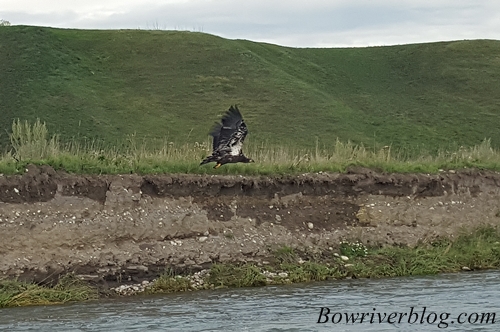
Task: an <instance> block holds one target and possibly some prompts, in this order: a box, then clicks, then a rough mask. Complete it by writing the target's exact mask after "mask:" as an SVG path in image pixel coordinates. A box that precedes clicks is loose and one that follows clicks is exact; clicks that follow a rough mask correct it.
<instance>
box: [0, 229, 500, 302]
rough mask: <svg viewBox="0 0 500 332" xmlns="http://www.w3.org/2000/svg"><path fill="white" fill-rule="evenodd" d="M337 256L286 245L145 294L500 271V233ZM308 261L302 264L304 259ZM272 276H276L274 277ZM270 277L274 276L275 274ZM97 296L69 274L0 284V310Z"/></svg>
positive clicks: (360, 248)
mask: <svg viewBox="0 0 500 332" xmlns="http://www.w3.org/2000/svg"><path fill="white" fill-rule="evenodd" d="M337 249H338V250H339V252H341V253H342V251H343V252H344V253H346V254H348V255H349V257H350V258H349V260H348V261H345V260H344V259H342V256H340V255H339V254H338V253H335V252H334V251H331V250H328V251H326V252H323V253H314V254H313V253H308V252H307V251H301V248H296V249H294V248H291V247H288V246H283V247H281V248H278V249H277V250H275V251H273V252H272V256H273V257H272V258H273V259H271V261H273V262H271V263H269V264H268V265H256V264H254V263H239V264H231V263H224V264H221V263H216V264H213V265H212V267H211V268H210V270H209V272H208V273H206V274H203V275H202V276H201V277H199V278H202V279H203V283H199V281H198V285H197V286H196V285H194V284H193V280H195V279H193V278H192V276H185V275H178V274H175V273H174V272H173V270H167V271H166V272H165V273H164V274H162V275H161V276H159V277H158V278H157V279H155V281H154V282H153V283H151V284H150V285H149V286H147V287H146V289H145V291H144V293H146V294H157V293H172V292H183V291H193V290H197V289H217V288H238V287H260V286H266V285H279V284H289V283H297V282H311V281H323V280H329V279H345V278H385V277H396V276H397V277H402V276H418V275H433V274H437V273H444V272H458V271H463V270H483V269H498V268H500V230H499V229H498V228H495V227H491V226H484V227H479V228H477V229H475V230H472V231H469V232H467V231H463V232H462V234H461V235H459V236H457V237H456V238H445V237H443V238H437V239H435V240H433V241H431V242H421V243H419V244H418V245H417V246H415V247H399V246H387V247H382V248H366V247H365V246H364V245H363V244H362V243H360V242H358V241H356V242H342V243H339V246H338V248H337ZM302 258H304V259H302ZM271 271H272V272H271ZM271 273H272V275H271ZM98 294H99V293H98V291H97V289H95V288H92V287H90V286H87V285H85V284H83V283H82V282H81V281H79V280H77V279H75V278H74V276H73V275H71V274H70V275H67V276H65V277H63V278H61V279H60V281H59V283H58V284H57V285H55V286H53V287H44V286H39V285H36V284H33V283H23V282H18V281H8V280H3V281H0V308H1V307H11V306H23V305H46V304H62V303H66V302H70V301H85V300H90V299H96V298H97V297H98Z"/></svg>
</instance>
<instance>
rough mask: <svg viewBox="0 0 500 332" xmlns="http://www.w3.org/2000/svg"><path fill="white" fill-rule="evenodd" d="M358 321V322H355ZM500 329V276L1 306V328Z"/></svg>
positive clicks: (486, 273)
mask: <svg viewBox="0 0 500 332" xmlns="http://www.w3.org/2000/svg"><path fill="white" fill-rule="evenodd" d="M424 309H425V311H424ZM363 313H364V315H363ZM488 313H489V314H490V315H487V314H488ZM361 317H363V320H362V321H361ZM347 319H348V320H349V322H346V320H347ZM352 319H356V321H355V322H354V323H352ZM326 320H328V322H325V323H323V322H324V321H326ZM332 320H333V322H332ZM481 320H483V322H481ZM318 321H319V323H318ZM499 329H500V271H484V272H464V273H454V274H442V275H437V276H427V277H405V278H387V279H379V280H370V279H358V280H341V281H328V282H318V283H308V284H295V285H288V286H279V287H274V286H273V287H270V286H268V287H261V288H245V289H229V290H228V289H219V290H212V291H198V292H189V293H180V294H168V295H155V296H147V297H146V296H136V297H130V298H125V299H113V300H100V301H95V302H87V303H74V304H67V305H58V306H39V307H24V308H6V309H0V331H64V332H68V331H273V332H278V331H433V330H435V331H438V330H448V331H499Z"/></svg>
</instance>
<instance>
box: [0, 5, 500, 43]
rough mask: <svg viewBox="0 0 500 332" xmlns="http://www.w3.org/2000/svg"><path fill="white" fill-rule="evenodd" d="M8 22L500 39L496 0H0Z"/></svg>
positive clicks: (239, 34) (265, 38) (273, 37)
mask: <svg viewBox="0 0 500 332" xmlns="http://www.w3.org/2000/svg"><path fill="white" fill-rule="evenodd" d="M0 19H3V20H6V21H8V22H10V23H11V25H35V26H49V27H58V28H76V29H143V30H148V29H149V30H157V29H161V30H189V31H198V32H205V33H210V34H213V35H217V36H220V37H224V38H229V39H247V40H252V41H257V42H268V43H272V44H277V45H281V46H291V47H365V46H384V45H397V44H413V43H427V42H436V41H450V40H464V39H469V40H470V39H496V40H500V1H499V0H471V1H463V0H413V1H410V0H307V1H297V0H288V1H286V0H163V1H160V0H142V1H139V0H78V1H75V0H44V1H41V0H0Z"/></svg>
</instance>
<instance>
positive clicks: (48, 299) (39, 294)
mask: <svg viewBox="0 0 500 332" xmlns="http://www.w3.org/2000/svg"><path fill="white" fill-rule="evenodd" d="M98 294H99V293H98V291H97V289H96V288H94V287H91V286H89V285H87V284H85V283H84V282H82V281H81V280H79V279H77V278H75V276H74V275H72V274H68V275H65V276H64V277H62V278H60V279H59V281H58V283H57V284H56V285H54V286H53V287H47V286H40V285H37V284H34V283H27V282H20V281H15V280H0V308H4V307H19V306H27V305H47V304H63V303H67V302H71V301H87V300H93V299H97V298H98V297H99V295H98Z"/></svg>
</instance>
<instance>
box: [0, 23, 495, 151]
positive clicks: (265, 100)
mask: <svg viewBox="0 0 500 332" xmlns="http://www.w3.org/2000/svg"><path fill="white" fill-rule="evenodd" d="M0 41H1V49H2V52H1V53H0V77H1V78H2V79H1V80H0V100H1V101H2V104H1V110H0V112H1V114H2V116H1V117H0V150H1V149H3V148H4V146H6V145H8V143H9V139H8V137H7V135H6V131H8V130H9V128H10V125H11V123H12V121H13V120H15V119H17V118H20V119H22V120H23V121H24V120H28V121H31V122H34V121H35V120H36V118H40V119H41V120H42V121H45V122H46V123H47V124H48V126H49V130H50V131H51V132H57V133H60V134H61V139H62V141H64V142H67V141H69V140H71V139H75V140H77V141H79V142H81V141H85V140H86V141H96V142H99V144H103V145H105V146H110V145H111V146H112V145H115V144H116V142H119V141H120V140H123V139H124V138H125V137H127V135H134V134H136V135H137V137H139V138H140V139H143V138H146V139H147V140H151V141H154V140H159V143H160V144H161V143H162V140H163V138H164V137H166V139H167V141H169V142H170V141H171V142H173V143H174V144H175V146H182V145H183V144H189V145H192V144H193V143H194V142H204V141H205V140H206V138H207V136H208V131H209V129H210V126H211V125H212V124H213V122H214V121H217V120H218V119H219V117H220V115H221V114H222V113H223V112H224V111H225V110H227V109H228V107H229V106H230V105H231V104H238V105H239V106H240V109H241V111H242V112H243V115H244V117H245V120H246V122H247V125H248V128H249V136H248V138H247V139H248V142H254V143H255V144H256V145H260V144H261V143H262V142H269V143H270V144H272V145H273V146H274V145H276V146H294V147H296V148H298V149H314V148H315V146H316V142H319V145H320V146H323V145H324V146H326V147H329V146H333V145H335V142H336V139H337V138H338V139H339V140H340V141H341V142H347V141H348V140H350V141H352V142H353V144H354V145H356V146H357V145H360V144H362V143H363V144H365V145H366V146H369V147H370V148H373V149H374V150H375V151H378V150H379V149H380V148H382V147H383V146H386V145H387V146H391V147H393V148H394V149H397V150H398V151H400V150H404V151H406V152H412V151H413V150H416V151H417V152H419V151H420V150H421V149H424V150H428V151H431V152H436V151H438V150H439V149H454V148H455V149H456V148H458V147H459V146H462V145H463V146H474V145H478V144H480V143H481V141H482V140H483V139H484V138H490V139H491V144H492V146H493V147H495V148H499V147H500V131H499V130H498V123H499V122H500V121H499V117H500V110H499V108H498V103H499V100H498V98H499V97H498V77H499V76H500V62H499V61H498V54H499V53H500V41H497V40H462V41H449V42H438V43H424V44H412V45H395V46H384V47H363V48H291V47H281V46H278V45H272V44H267V43H257V42H252V41H246V40H229V39H225V38H220V37H217V36H213V35H210V34H206V33H199V32H187V31H158V30H156V31H145V30H76V29H55V28H47V27H34V26H4V27H1V29H0ZM406 152H405V153H406Z"/></svg>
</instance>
